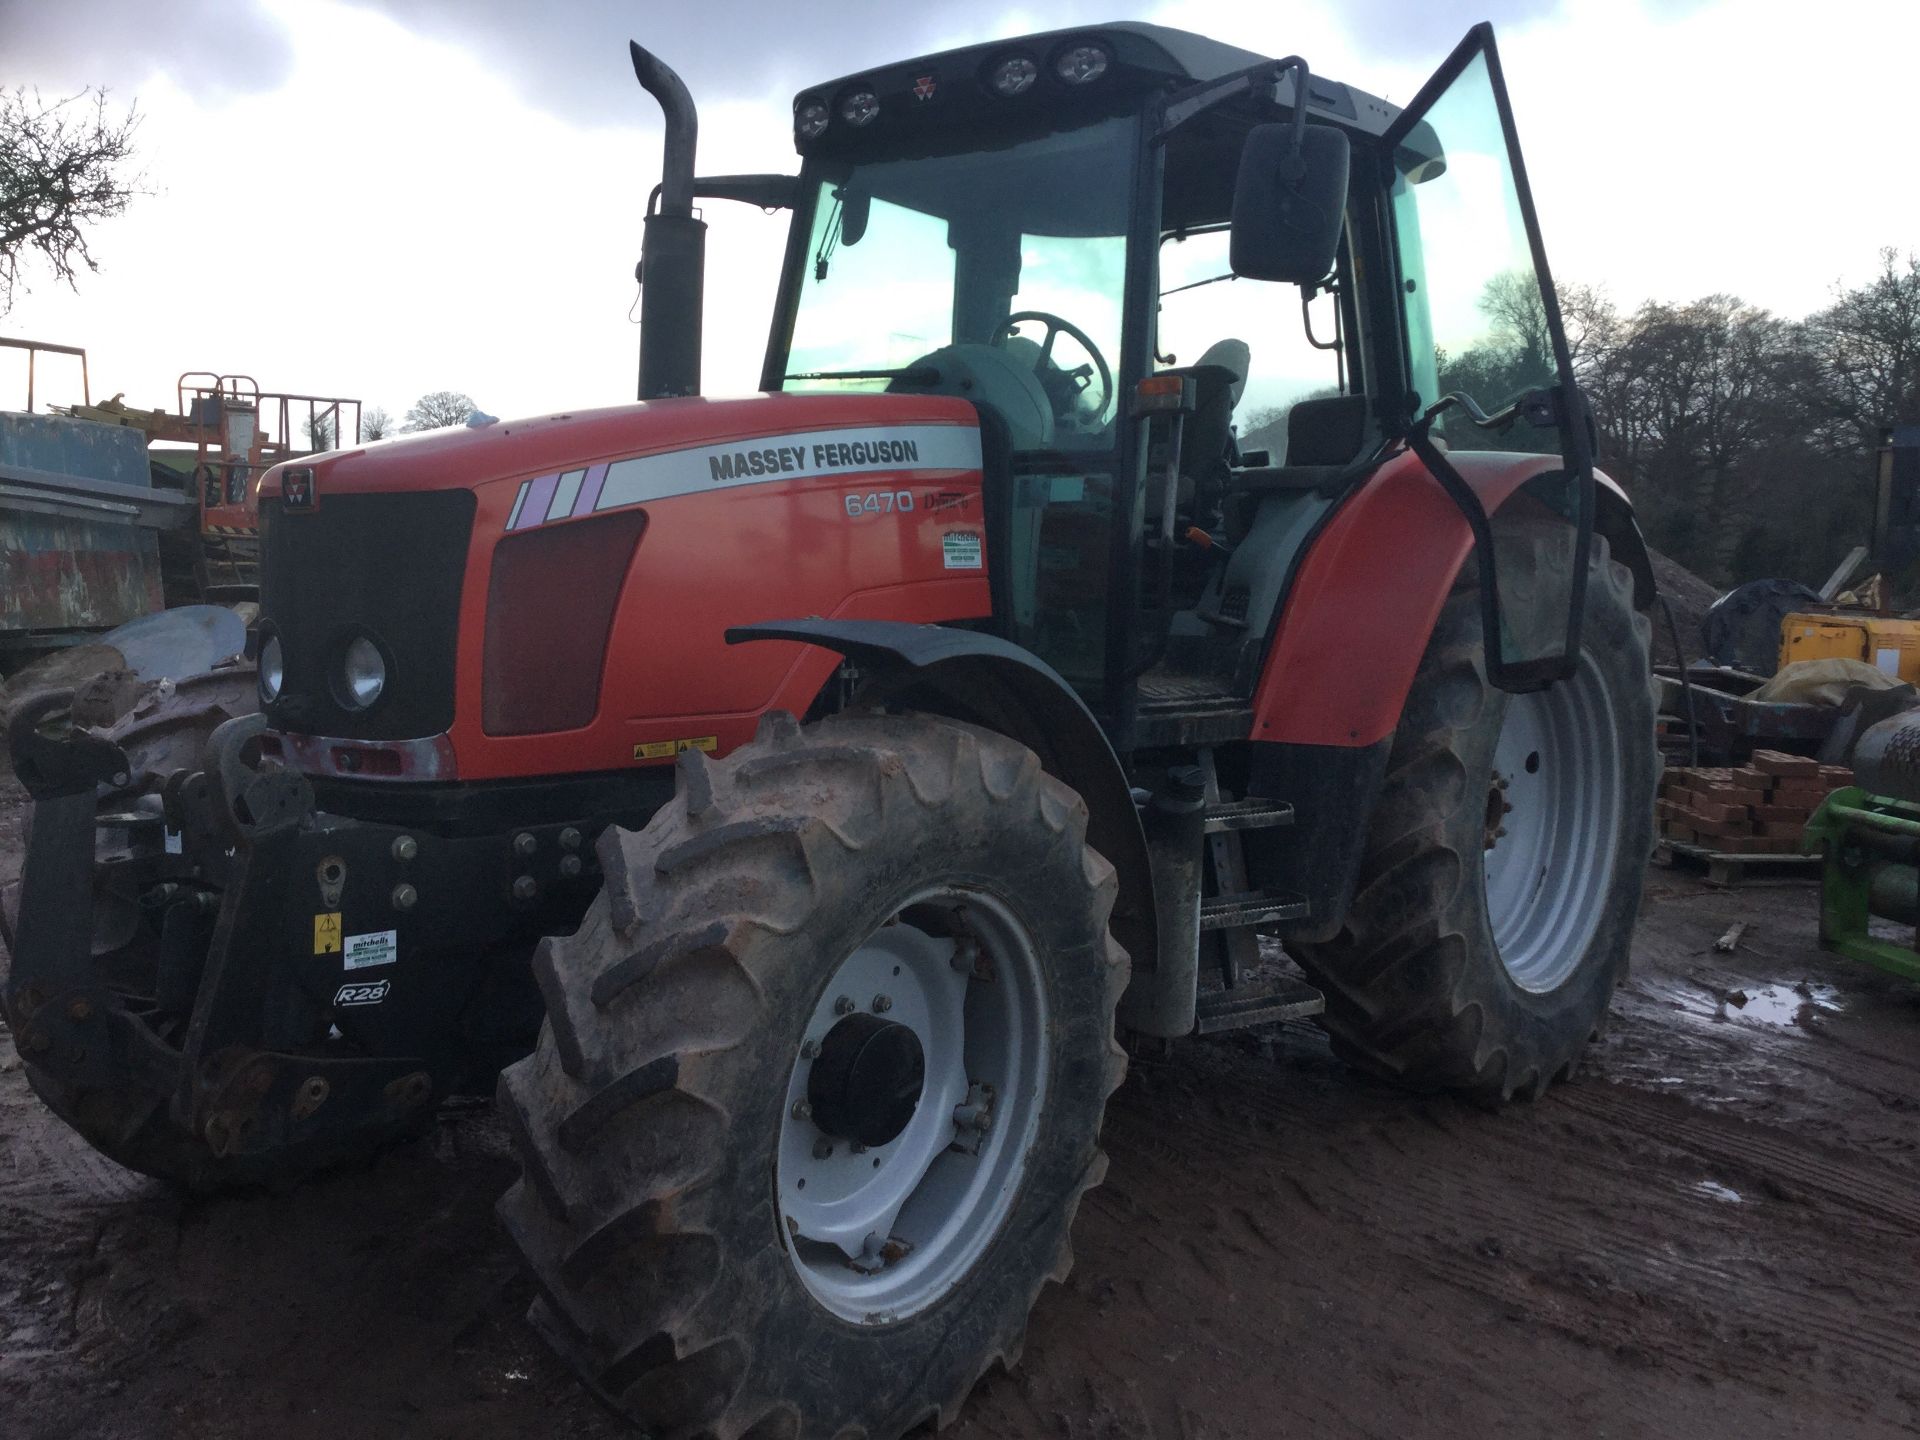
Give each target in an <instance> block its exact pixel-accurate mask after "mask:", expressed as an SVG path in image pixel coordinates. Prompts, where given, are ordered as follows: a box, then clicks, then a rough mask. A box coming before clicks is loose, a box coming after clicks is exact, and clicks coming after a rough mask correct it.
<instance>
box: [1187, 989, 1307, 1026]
mask: <svg viewBox="0 0 1920 1440" xmlns="http://www.w3.org/2000/svg"><path fill="white" fill-rule="evenodd" d="M1326 1008H1327V997H1326V996H1324V995H1322V994H1321V993H1320V992H1319V991H1318V990H1316V989H1315V988H1314V987H1313V986H1311V985H1309V984H1307V982H1306V981H1304V980H1278V981H1275V982H1273V983H1272V984H1267V985H1245V986H1236V987H1235V988H1234V989H1231V990H1202V991H1201V992H1200V1004H1199V1008H1198V1009H1197V1010H1196V1011H1195V1015H1194V1023H1193V1030H1194V1033H1195V1034H1196V1035H1218V1034H1219V1033H1220V1032H1221V1031H1223V1030H1244V1029H1246V1028H1247V1027H1248V1026H1249V1025H1272V1024H1274V1023H1275V1022H1277V1021H1280V1020H1298V1019H1300V1018H1302V1017H1303V1016H1307V1015H1318V1014H1319V1013H1320V1012H1321V1011H1323V1010H1325V1009H1326Z"/></svg>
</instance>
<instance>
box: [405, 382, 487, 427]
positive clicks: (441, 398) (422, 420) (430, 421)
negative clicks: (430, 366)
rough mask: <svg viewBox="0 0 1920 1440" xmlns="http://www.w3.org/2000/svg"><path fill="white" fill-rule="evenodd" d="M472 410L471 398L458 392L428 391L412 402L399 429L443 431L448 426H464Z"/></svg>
mask: <svg viewBox="0 0 1920 1440" xmlns="http://www.w3.org/2000/svg"><path fill="white" fill-rule="evenodd" d="M474 408H475V407H474V403H473V398H472V397H471V396H468V395H463V394H461V393H460V392H459V391H458V390H429V391H428V392H427V393H426V394H425V395H422V396H421V397H420V398H419V399H418V400H416V401H414V402H413V408H412V409H410V410H408V411H407V420H406V423H405V424H404V425H402V426H401V427H400V428H401V429H403V430H443V429H445V428H447V427H448V426H450V425H464V424H466V423H467V416H469V415H471V414H472V413H473V411H474Z"/></svg>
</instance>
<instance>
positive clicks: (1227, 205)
mask: <svg viewBox="0 0 1920 1440" xmlns="http://www.w3.org/2000/svg"><path fill="white" fill-rule="evenodd" d="M794 134H795V143H796V146H797V148H798V150H799V152H800V154H801V156H802V158H803V162H804V163H803V166H802V171H801V174H800V176H799V179H798V181H797V184H795V185H794V186H793V188H792V190H791V191H790V192H789V194H790V196H791V199H792V202H793V205H794V210H795V214H794V219H793V224H792V231H791V239H790V242H789V246H788V250H787V255H786V264H785V271H784V277H783V281H782V286H781V290H780V299H779V304H778V308H777V311H776V314H775V317H774V323H773V329H772V336H771V340H770V344H769V347H768V352H767V359H766V364H765V370H764V374H763V379H762V384H763V388H765V389H767V390H778V391H789V392H793V391H803V392H806V391H811V392H817V391H832V392H848V391H853V392H889V393H896V394H898V393H918V394H925V393H937V394H945V395H953V396H958V397H962V398H964V399H967V400H969V401H971V402H972V403H973V404H974V405H975V406H976V407H977V408H978V409H979V411H980V412H981V415H982V418H983V426H984V429H985V432H986V434H987V436H988V444H987V452H988V460H987V465H986V469H985V474H986V477H987V482H986V483H987V509H988V517H987V519H988V545H987V549H988V552H989V554H990V555H991V556H993V557H994V563H993V566H992V570H993V574H992V579H993V582H994V584H993V589H994V621H995V625H996V628H997V629H998V630H999V632H1000V633H1001V634H1002V635H1003V636H1004V637H1005V638H1007V639H1009V640H1011V641H1013V642H1015V643H1016V644H1019V645H1021V646H1023V647H1025V648H1026V649H1028V650H1030V651H1032V652H1033V653H1035V654H1037V655H1039V656H1041V657H1042V658H1044V659H1045V660H1047V661H1048V662H1049V663H1050V664H1051V665H1053V666H1054V668H1055V669H1057V670H1058V671H1059V672H1060V673H1061V674H1062V675H1063V676H1065V677H1066V678H1067V679H1068V680H1069V681H1070V682H1071V683H1072V684H1073V685H1074V686H1075V688H1076V689H1078V690H1079V691H1080V693H1081V695H1082V696H1083V698H1084V699H1086V701H1087V702H1088V703H1089V705H1090V706H1092V707H1093V708H1094V710H1095V711H1096V713H1098V714H1099V715H1100V716H1101V718H1102V720H1103V722H1104V723H1105V724H1106V726H1107V728H1108V729H1109V731H1110V733H1112V734H1113V735H1114V736H1115V739H1116V743H1117V744H1118V746H1119V748H1121V749H1123V750H1128V749H1134V748H1142V747H1152V746H1156V745H1164V744H1174V743H1196V742H1204V741H1205V740H1207V739H1208V738H1209V737H1210V736H1215V735H1217V736H1220V737H1225V736H1229V735H1232V736H1239V735H1244V734H1245V733H1246V732H1247V723H1248V720H1249V718H1250V715H1251V708H1252V707H1251V702H1252V696H1253V691H1254V687H1255V684H1256V680H1257V678H1258V676H1259V674H1260V672H1261V669H1262V665H1263V661H1264V659H1265V657H1266V655H1267V653H1268V650H1269V648H1270V646H1271V645H1272V643H1273V641H1274V638H1275V637H1274V629H1275V622H1276V618H1277V617H1278V615H1279V613H1280V609H1281V600H1282V597H1283V595H1284V594H1285V592H1286V591H1287V589H1288V586H1289V583H1290V581H1291V579H1292V578H1293V572H1294V569H1295V562H1296V561H1297V560H1298V559H1299V558H1300V557H1301V556H1302V555H1303V554H1304V553H1305V550H1306V545H1307V542H1308V540H1309V539H1310V538H1311V537H1312V536H1313V535H1315V534H1316V533H1317V531H1318V529H1319V528H1320V527H1321V526H1322V525H1323V524H1324V523H1325V522H1326V520H1327V519H1328V517H1329V515H1330V514H1331V513H1332V511H1333V510H1334V509H1335V508H1336V507H1337V506H1338V505H1339V503H1340V502H1341V500H1342V499H1343V498H1344V497H1346V496H1347V495H1349V494H1351V493H1352V492H1353V491H1354V489H1355V488H1357V487H1358V486H1359V485H1360V484H1362V483H1363V482H1364V481H1365V480H1366V479H1367V478H1368V477H1369V476H1370V475H1371V474H1373V473H1374V471H1375V470H1376V469H1377V467H1378V466H1379V465H1380V463H1382V462H1383V461H1384V460H1386V459H1388V458H1390V457H1391V456H1392V455H1393V454H1395V453H1396V452H1397V451H1398V450H1400V449H1404V448H1405V442H1406V441H1407V439H1408V437H1409V434H1410V431H1411V430H1412V429H1413V427H1414V425H1415V422H1416V420H1417V419H1419V418H1420V417H1422V416H1424V415H1425V412H1427V411H1428V410H1430V409H1432V408H1433V407H1436V406H1437V405H1442V402H1443V397H1445V396H1447V395H1448V394H1449V393H1453V392H1458V394H1459V395H1460V397H1461V398H1460V399H1459V400H1458V401H1456V402H1455V403H1454V404H1453V405H1452V406H1451V407H1444V408H1442V409H1441V410H1440V411H1439V413H1438V414H1436V415H1434V416H1432V417H1431V418H1429V419H1428V420H1426V422H1425V423H1424V424H1423V425H1422V426H1421V429H1422V431H1423V434H1426V435H1430V436H1431V439H1432V442H1433V445H1434V446H1435V447H1437V448H1440V449H1445V448H1446V447H1447V446H1448V445H1449V444H1451V445H1453V446H1456V447H1460V448H1471V449H1475V450H1485V449H1518V450H1522V451H1534V452H1538V453H1545V454H1549V455H1561V456H1564V457H1565V459H1566V461H1567V464H1566V466H1565V468H1564V472H1563V473H1562V474H1561V475H1560V476H1559V477H1558V478H1557V479H1556V480H1542V481H1538V482H1536V489H1538V490H1539V491H1540V492H1541V495H1542V498H1543V500H1544V501H1545V503H1547V504H1549V505H1551V506H1552V507H1553V508H1555V509H1556V510H1558V511H1559V512H1560V513H1562V514H1563V515H1565V516H1567V517H1568V518H1572V519H1576V520H1577V519H1578V516H1579V514H1580V513H1581V510H1582V506H1583V503H1586V502H1585V501H1584V499H1583V493H1582V488H1581V483H1580V477H1581V476H1582V475H1583V474H1584V472H1585V471H1586V469H1587V468H1588V467H1587V460H1586V456H1585V434H1584V422H1582V423H1580V424H1572V425H1563V424H1561V423H1560V421H1561V419H1562V417H1564V416H1565V415H1568V414H1574V413H1578V410H1577V399H1576V398H1575V392H1574V391H1573V388H1572V384H1571V380H1570V377H1569V375H1568V373H1567V370H1566V366H1565V358H1566V356H1565V345H1564V341H1563V339H1562V338H1561V334H1560V324H1559V317H1558V313H1557V307H1556V305H1555V302H1554V297H1553V291H1552V287H1551V282H1550V280H1549V279H1548V276H1547V273H1546V268H1545V264H1544V259H1543V256H1542V255H1541V252H1540V248H1539V245H1538V241H1537V234H1536V229H1535V226H1534V222H1533V217H1532V207H1531V202H1530V200H1529V198H1528V195H1527V190H1526V184H1525V175H1524V171H1523V169H1522V168H1521V163H1520V157H1519V153H1518V150H1517V148H1516V146H1515V144H1514V143H1513V138H1512V127H1511V123H1510V120H1509V119H1508V114H1507V107H1506V100H1505V95H1504V90H1503V88H1502V86H1501V81H1500V76H1499V70H1498V62H1497V58H1496V57H1495V55H1494V53H1493V51H1492V42H1491V35H1490V33H1488V32H1487V31H1485V30H1484V28H1483V29H1481V30H1477V31H1475V32H1474V34H1473V35H1470V36H1469V37H1468V39H1467V41H1466V42H1465V43H1463V45H1462V46H1461V47H1460V48H1459V50H1458V51H1457V52H1456V53H1455V54H1454V56H1453V57H1452V58H1451V59H1450V60H1449V61H1448V63H1447V65H1446V66H1445V67H1443V69H1442V71H1441V72H1440V74H1439V75H1437V76H1436V77H1435V80H1434V82H1433V83H1432V84H1430V85H1429V86H1428V87H1427V89H1426V91H1424V92H1423V93H1422V94H1421V96H1420V97H1419V98H1418V99H1417V100H1416V102H1415V104H1414V106H1413V108H1412V109H1410V110H1408V111H1404V112H1403V111H1401V110H1399V109H1398V108H1396V107H1394V106H1392V105H1389V104H1387V103H1386V102H1384V101H1382V100H1379V99H1377V98H1375V97H1373V96H1371V95H1368V94H1365V93H1364V92H1362V91H1358V90H1355V89H1353V88H1351V87H1349V86H1347V85H1344V84H1340V83H1338V82H1335V81H1330V80H1327V79H1325V78H1323V77H1320V76H1310V75H1309V73H1308V71H1307V68H1306V66H1305V65H1304V64H1302V63H1301V62H1300V61H1298V60H1286V61H1272V60H1264V59H1262V58H1261V57H1259V56H1257V55H1254V54H1251V53H1249V52H1246V51H1243V50H1239V49H1236V48H1234V47H1231V46H1227V45H1222V44H1219V43H1216V42H1213V41H1209V40H1204V39H1202V38H1200V37H1197V36H1193V35H1188V34H1184V33H1182V32H1178V31H1171V30H1166V29H1162V28H1159V27H1154V26H1148V25H1134V24H1118V25H1110V26H1105V27H1102V28H1100V29H1098V30H1094V31H1078V30H1076V31H1060V32H1055V33H1052V34H1046V35H1038V36H1032V37H1029V38H1026V39H1023V40H1018V41H1011V42H1006V43H1001V44H993V45H985V46H976V47H972V48H970V49H966V50H958V51H952V52H948V53H946V54H942V55H936V56H932V57H926V58H922V59H917V60H913V61H909V62H906V63H903V64H899V65H894V66H889V67H886V68H884V69H881V70H876V71H870V72H866V73H864V74H860V75H855V76H850V77H847V78H845V79H842V80H838V81H835V82H832V83H830V84H825V85H821V86H816V87H813V88H811V89H809V90H806V91H803V92H802V93H801V94H800V95H799V96H798V97H797V98H796V100H795V102H794ZM700 186H701V188H702V190H703V192H705V193H725V186H724V183H722V184H720V186H719V187H718V189H716V190H714V191H707V188H706V187H707V182H700ZM759 198H764V196H762V197H759ZM1523 397H1527V399H1528V403H1527V404H1525V405H1522V406H1520V407H1518V408H1516V409H1506V407H1510V406H1513V405H1514V404H1515V402H1517V401H1519V400H1521V399H1522V398H1523ZM1503 410H1506V413H1504V414H1502V413H1501V412H1502V411H1503ZM1476 414H1478V416H1479V417H1480V418H1481V419H1482V420H1484V419H1485V418H1486V417H1488V416H1490V415H1492V416H1498V418H1499V424H1498V425H1496V426H1493V427H1491V428H1489V427H1487V426H1485V425H1483V424H1476V423H1474V417H1475V415H1476ZM1589 508H1590V506H1589ZM1583 543H1584V542H1583ZM1582 569H1583V566H1581V565H1573V566H1570V567H1569V571H1568V573H1569V574H1570V575H1571V574H1578V573H1581V571H1582ZM1572 599H1573V597H1572V596H1571V595H1570V594H1563V595H1562V596H1561V597H1560V607H1559V608H1560V609H1561V610H1562V611H1563V612H1566V613H1568V615H1569V618H1570V619H1571V618H1572V617H1571V611H1572V608H1573V607H1572V603H1571V602H1572ZM1509 639H1510V641H1512V642H1513V643H1514V644H1515V645H1516V646H1517V648H1518V649H1519V650H1520V651H1523V652H1524V653H1514V654H1510V655H1507V656H1505V657H1502V658H1503V659H1505V660H1506V661H1507V662H1508V667H1507V668H1509V669H1511V670H1514V671H1515V672H1517V675H1518V678H1519V679H1520V680H1521V681H1522V682H1523V683H1524V682H1526V681H1528V680H1533V681H1536V682H1537V680H1539V679H1540V678H1542V677H1543V676H1544V677H1546V678H1551V676H1552V674H1553V670H1554V666H1555V665H1556V663H1557V662H1558V661H1559V660H1560V659H1562V658H1563V657H1564V656H1565V655H1566V654H1567V653H1569V640H1570V636H1569V635H1568V634H1567V633H1566V632H1565V631H1556V633H1554V634H1551V635H1548V636H1545V637H1530V638H1528V639H1516V637H1512V636H1509ZM1355 658H1356V659H1358V657H1355ZM1514 688H1522V686H1521V685H1516V686H1515V687H1514Z"/></svg>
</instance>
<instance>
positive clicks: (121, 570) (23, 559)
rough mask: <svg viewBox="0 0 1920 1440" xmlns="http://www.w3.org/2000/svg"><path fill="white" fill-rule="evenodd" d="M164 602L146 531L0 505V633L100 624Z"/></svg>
mask: <svg viewBox="0 0 1920 1440" xmlns="http://www.w3.org/2000/svg"><path fill="white" fill-rule="evenodd" d="M163 603H164V601H163V597H162V595H161V590H160V547H159V541H158V539H157V538H156V537H155V535H154V533H153V532H152V531H151V530H138V529H135V528H134V527H133V526H131V525H103V524H98V523H96V522H94V521H91V520H66V519H60V518H58V517H55V516H50V515H29V514H22V513H20V512H18V511H9V510H0V632H6V631H21V630H77V629H88V630H91V629H104V628H107V627H109V626H113V625H119V624H123V623H124V622H126V621H128V620H132V619H134V618H136V617H137V616H141V615H145V614H147V613H148V612H150V611H153V610H158V609H160V608H161V606H162V604H163Z"/></svg>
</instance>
